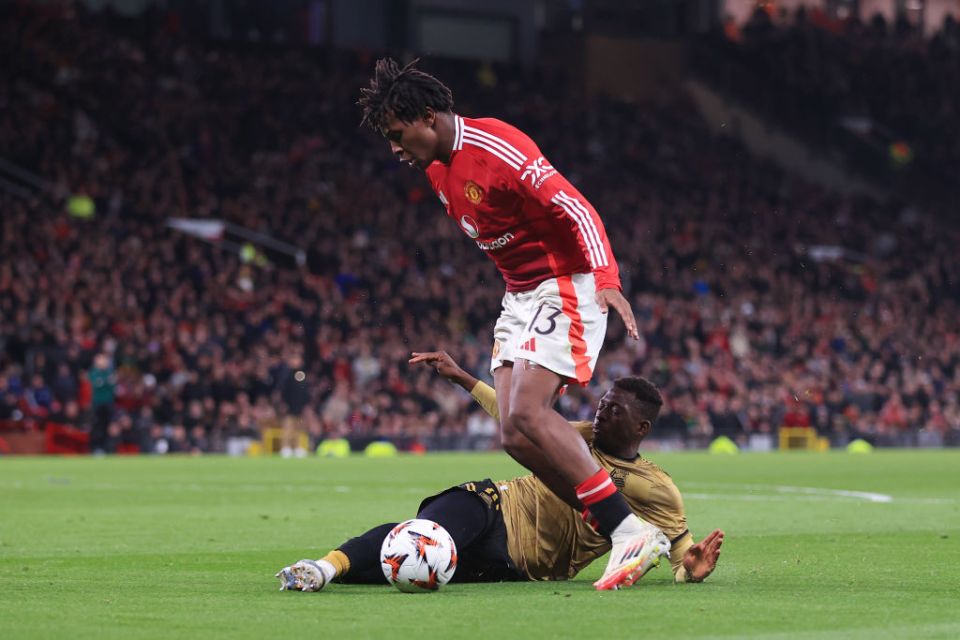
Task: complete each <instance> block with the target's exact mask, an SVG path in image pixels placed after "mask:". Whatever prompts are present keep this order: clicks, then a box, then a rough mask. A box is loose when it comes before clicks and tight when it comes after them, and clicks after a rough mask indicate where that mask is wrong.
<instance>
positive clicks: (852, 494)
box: [683, 482, 956, 504]
mask: <svg viewBox="0 0 960 640" xmlns="http://www.w3.org/2000/svg"><path fill="white" fill-rule="evenodd" d="M683 484H684V486H690V487H710V488H722V487H730V488H737V489H746V490H747V491H767V492H770V491H772V492H775V493H777V494H780V495H779V496H762V495H753V494H749V493H747V494H716V493H684V494H683V495H684V497H690V498H693V499H704V500H706V499H718V498H719V499H723V498H725V497H726V498H728V499H730V500H746V501H757V500H759V501H764V500H771V499H777V498H782V497H783V494H792V495H795V496H796V497H797V498H801V499H805V500H830V499H840V500H843V499H847V498H849V499H854V500H863V501H866V502H874V503H881V504H888V503H891V502H901V503H910V504H953V503H955V502H956V500H954V499H951V498H894V497H893V496H891V495H888V494H886V493H874V492H872V491H851V490H848V489H824V488H820V487H794V486H790V485H768V484H725V483H714V482H686V483H683Z"/></svg>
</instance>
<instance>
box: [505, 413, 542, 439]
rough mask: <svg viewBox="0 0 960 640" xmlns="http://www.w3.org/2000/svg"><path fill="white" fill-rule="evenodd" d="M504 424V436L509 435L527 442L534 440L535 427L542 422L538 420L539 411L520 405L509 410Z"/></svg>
mask: <svg viewBox="0 0 960 640" xmlns="http://www.w3.org/2000/svg"><path fill="white" fill-rule="evenodd" d="M505 422H506V426H507V428H505V429H503V434H504V436H506V435H507V434H510V435H511V436H517V437H518V438H520V437H522V438H523V439H524V440H529V439H536V430H537V427H538V425H540V424H542V423H543V420H542V419H541V418H540V411H539V410H537V409H536V408H534V407H527V406H523V405H520V406H516V407H513V408H511V409H510V415H508V416H507V419H506V421H505Z"/></svg>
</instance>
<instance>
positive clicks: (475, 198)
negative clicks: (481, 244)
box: [463, 180, 483, 238]
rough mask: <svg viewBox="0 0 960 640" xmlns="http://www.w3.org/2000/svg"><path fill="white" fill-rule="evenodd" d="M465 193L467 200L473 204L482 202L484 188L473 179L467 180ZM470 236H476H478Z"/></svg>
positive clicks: (464, 186) (464, 187)
mask: <svg viewBox="0 0 960 640" xmlns="http://www.w3.org/2000/svg"><path fill="white" fill-rule="evenodd" d="M463 195H465V196H467V200H469V201H470V202H472V203H473V204H480V202H482V201H483V189H481V188H480V185H478V184H477V183H476V182H474V181H473V180H467V184H465V185H463ZM470 237H471V238H476V236H470Z"/></svg>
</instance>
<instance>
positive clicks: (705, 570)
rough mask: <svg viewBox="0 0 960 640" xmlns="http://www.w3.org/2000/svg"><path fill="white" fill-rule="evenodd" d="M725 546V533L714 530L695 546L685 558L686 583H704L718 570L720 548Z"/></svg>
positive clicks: (688, 551) (688, 550)
mask: <svg viewBox="0 0 960 640" xmlns="http://www.w3.org/2000/svg"><path fill="white" fill-rule="evenodd" d="M721 545H723V531H722V530H720V529H714V530H713V531H712V532H711V533H710V535H708V536H707V537H706V538H704V539H703V540H701V541H700V542H698V543H697V544H695V545H693V546H692V547H690V548H689V549H687V552H686V553H685V554H684V556H683V568H684V570H685V571H686V580H685V581H686V582H703V581H704V580H706V579H707V576H709V575H710V574H711V573H713V570H714V569H716V568H717V560H719V559H720V547H721Z"/></svg>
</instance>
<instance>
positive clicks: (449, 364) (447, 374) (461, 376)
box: [407, 351, 500, 422]
mask: <svg viewBox="0 0 960 640" xmlns="http://www.w3.org/2000/svg"><path fill="white" fill-rule="evenodd" d="M410 356H411V358H410V359H409V360H408V361H407V362H408V363H409V364H425V365H427V366H429V367H433V368H434V369H436V370H437V373H439V374H440V375H441V376H443V377H444V378H446V379H447V380H449V381H450V382H452V383H453V384H455V385H458V386H461V387H463V388H464V389H465V390H466V391H469V392H470V395H471V396H473V399H474V400H476V401H477V404H479V405H480V406H481V407H483V410H484V411H486V412H487V413H489V414H490V416H492V417H493V419H494V420H496V421H497V422H500V408H499V407H498V406H497V392H496V391H495V390H494V388H493V387H491V386H490V385H488V384H486V383H484V382H481V381H480V380H477V379H476V378H475V377H473V376H472V375H470V374H469V373H467V372H466V371H464V370H463V369H462V368H460V365H458V364H457V361H456V360H454V359H453V358H452V357H450V354H449V353H447V352H446V351H426V352H423V353H421V352H418V351H414V352H413V353H411V354H410Z"/></svg>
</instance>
